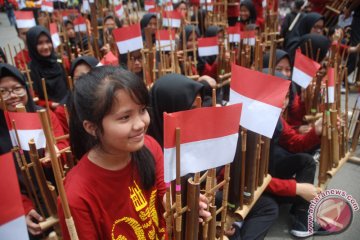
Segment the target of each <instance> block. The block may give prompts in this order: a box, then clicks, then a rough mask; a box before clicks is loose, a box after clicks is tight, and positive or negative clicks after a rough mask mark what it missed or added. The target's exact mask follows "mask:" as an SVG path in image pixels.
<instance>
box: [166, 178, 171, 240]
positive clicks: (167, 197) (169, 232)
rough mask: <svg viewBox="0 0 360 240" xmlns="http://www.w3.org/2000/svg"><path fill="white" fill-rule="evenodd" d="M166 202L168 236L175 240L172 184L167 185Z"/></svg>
mask: <svg viewBox="0 0 360 240" xmlns="http://www.w3.org/2000/svg"><path fill="white" fill-rule="evenodd" d="M165 194H166V202H165V210H166V212H165V214H166V215H167V216H166V217H165V220H166V234H167V236H168V239H173V238H172V227H173V226H172V222H173V221H172V215H173V211H172V209H171V205H172V204H171V190H170V184H167V186H166V193H165Z"/></svg>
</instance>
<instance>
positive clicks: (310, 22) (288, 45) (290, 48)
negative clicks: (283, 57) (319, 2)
mask: <svg viewBox="0 0 360 240" xmlns="http://www.w3.org/2000/svg"><path fill="white" fill-rule="evenodd" d="M323 28H324V17H323V16H322V15H320V14H319V13H314V12H312V13H308V14H306V15H304V16H303V17H302V18H301V19H300V20H299V21H298V22H297V23H296V24H295V26H294V28H293V30H292V31H291V32H288V33H287V34H286V36H285V42H284V49H285V51H287V52H288V53H289V56H290V59H292V61H293V59H294V56H295V51H296V48H297V47H298V46H299V44H300V40H301V37H302V36H304V35H305V34H309V33H313V34H319V35H322V34H323Z"/></svg>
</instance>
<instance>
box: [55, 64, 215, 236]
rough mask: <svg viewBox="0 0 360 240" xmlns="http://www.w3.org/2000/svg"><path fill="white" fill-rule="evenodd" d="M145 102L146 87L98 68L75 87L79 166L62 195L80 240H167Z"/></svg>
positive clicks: (156, 151)
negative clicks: (65, 196) (64, 197)
mask: <svg viewBox="0 0 360 240" xmlns="http://www.w3.org/2000/svg"><path fill="white" fill-rule="evenodd" d="M148 101H149V97H148V91H147V88H146V86H145V84H144V82H143V81H141V80H140V79H139V78H138V77H137V76H136V75H135V74H133V73H131V72H129V71H126V70H123V69H120V68H116V67H111V66H102V67H97V68H95V69H93V70H92V71H90V72H89V73H88V74H86V75H83V76H81V77H80V78H79V79H78V80H77V81H76V82H75V88H74V93H73V101H72V104H71V106H72V107H71V114H70V136H71V137H70V143H71V147H72V150H73V152H74V154H75V156H76V157H77V158H78V159H80V161H79V163H78V164H77V165H76V166H75V167H74V168H73V169H72V170H71V171H70V172H69V174H68V175H67V176H66V179H65V191H66V194H67V198H68V202H69V206H70V210H71V214H72V217H73V219H74V222H75V227H76V230H77V233H78V236H79V239H97V240H99V239H154V238H156V239H164V238H165V224H164V219H163V218H162V213H163V212H164V208H163V205H162V204H163V203H164V202H165V199H164V198H165V197H164V195H165V190H166V187H165V183H164V177H163V155H162V150H161V148H160V146H159V144H158V143H157V142H156V141H155V140H154V139H153V138H151V137H150V136H147V135H146V131H147V128H148V126H149V123H150V117H149V114H148V111H147V106H148ZM199 207H200V209H205V208H206V207H207V204H205V203H203V202H201V203H199ZM61 208H62V207H61V205H59V219H60V222H61V225H62V230H63V238H64V239H70V237H69V234H68V231H67V229H66V224H65V219H64V215H63V212H62V209H61ZM200 213H201V214H202V215H203V216H206V217H208V216H209V215H210V213H208V212H206V213H205V214H204V212H200Z"/></svg>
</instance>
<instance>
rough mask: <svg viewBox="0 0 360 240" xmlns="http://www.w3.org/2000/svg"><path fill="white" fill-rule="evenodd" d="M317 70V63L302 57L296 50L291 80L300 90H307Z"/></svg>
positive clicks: (318, 66)
mask: <svg viewBox="0 0 360 240" xmlns="http://www.w3.org/2000/svg"><path fill="white" fill-rule="evenodd" d="M319 68H320V64H319V63H317V62H315V61H314V60H312V59H310V58H308V57H307V56H305V55H303V54H302V53H301V52H300V50H297V51H296V54H295V63H294V70H293V75H292V80H293V81H294V82H296V83H297V84H299V85H300V86H301V87H302V88H307V86H308V85H309V84H310V82H311V81H312V79H313V77H314V76H315V75H316V72H317V71H318V70H319Z"/></svg>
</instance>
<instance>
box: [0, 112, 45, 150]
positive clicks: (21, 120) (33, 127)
mask: <svg viewBox="0 0 360 240" xmlns="http://www.w3.org/2000/svg"><path fill="white" fill-rule="evenodd" d="M5 116H6V117H5V118H6V122H7V126H8V129H9V134H10V137H11V142H12V145H13V146H19V143H18V141H17V138H16V133H15V129H14V128H13V126H12V122H13V121H15V125H16V131H17V134H18V136H19V140H20V146H21V148H22V149H23V150H26V151H30V148H29V141H30V140H31V139H34V142H35V144H36V147H37V148H38V149H40V148H45V147H46V139H45V135H44V131H43V129H42V125H41V121H40V118H39V115H38V114H37V113H27V112H24V113H23V112H5ZM25 119H26V120H25Z"/></svg>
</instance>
